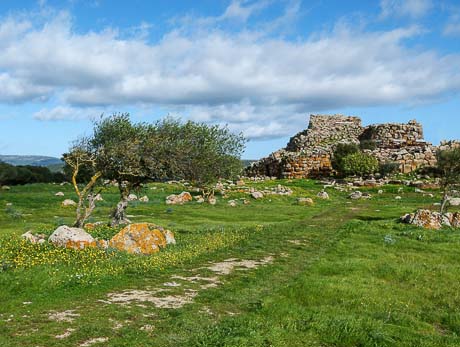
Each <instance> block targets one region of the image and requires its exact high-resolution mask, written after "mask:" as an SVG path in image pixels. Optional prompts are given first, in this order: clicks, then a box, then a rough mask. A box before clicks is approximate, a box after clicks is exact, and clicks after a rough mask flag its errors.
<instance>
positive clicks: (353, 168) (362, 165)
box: [342, 152, 379, 176]
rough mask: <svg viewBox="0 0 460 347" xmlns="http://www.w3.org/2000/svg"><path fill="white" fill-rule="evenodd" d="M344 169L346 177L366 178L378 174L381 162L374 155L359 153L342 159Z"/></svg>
mask: <svg viewBox="0 0 460 347" xmlns="http://www.w3.org/2000/svg"><path fill="white" fill-rule="evenodd" d="M342 168H343V173H344V174H345V175H348V176H352V175H358V176H365V175H370V174H373V173H375V172H377V171H378V169H379V162H378V160H377V159H376V158H375V157H373V156H372V155H369V154H365V153H361V152H358V153H353V154H349V155H347V156H346V157H344V158H343V159H342Z"/></svg>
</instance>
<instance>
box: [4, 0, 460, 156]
mask: <svg viewBox="0 0 460 347" xmlns="http://www.w3.org/2000/svg"><path fill="white" fill-rule="evenodd" d="M459 92H460V1H458V0H445V1H443V0H441V1H435V0H405V1H403V0H380V1H378V0H376V1H364V0H363V1H359V0H355V1H353V0H349V1H332V0H329V1H328V0H317V1H315V0H310V1H307V0H304V1H300V0H259V1H249V0H200V1H183V0H182V1H173V0H168V1H163V0H156V1H147V0H131V1H129V2H127V1H116V0H111V1H109V0H68V1H65V0H60V1H57V0H47V1H45V0H42V1H36V0H27V1H25V0H23V1H21V0H3V1H1V2H0V132H1V136H0V154H41V155H51V156H60V155H61V154H62V153H63V152H64V151H66V149H67V148H68V146H69V144H70V142H71V141H72V140H74V139H76V138H77V137H79V136H80V135H84V134H89V133H90V132H91V127H92V125H91V124H92V119H95V118H97V117H98V116H99V115H100V114H102V113H104V114H111V113H113V112H130V113H131V115H132V117H133V119H134V120H135V121H148V122H149V121H154V120H157V119H160V118H162V117H164V116H166V115H173V116H179V117H182V118H184V119H192V120H195V121H201V122H207V123H213V124H222V125H223V124H228V126H229V127H230V128H231V129H232V130H233V131H236V132H239V131H242V132H243V133H244V134H245V136H246V137H247V138H249V140H250V141H249V143H248V145H247V150H246V153H245V155H244V157H245V158H251V159H255V158H259V157H262V156H265V155H267V154H269V153H270V152H272V151H274V150H276V149H278V148H280V147H283V146H284V145H285V144H286V142H287V141H288V139H289V137H290V136H292V135H294V134H295V133H297V132H298V131H301V130H302V129H304V128H305V127H306V126H307V123H308V116H309V115H310V114H313V113H321V114H329V113H342V114H347V115H357V116H360V117H361V118H362V119H363V123H364V124H371V123H382V122H407V121H409V120H411V119H414V118H415V119H417V120H419V121H420V122H422V123H423V125H424V128H425V138H426V139H427V140H429V141H431V142H433V143H435V144H437V143H438V142H439V141H440V140H442V139H458V138H460V112H459V111H460V101H459Z"/></svg>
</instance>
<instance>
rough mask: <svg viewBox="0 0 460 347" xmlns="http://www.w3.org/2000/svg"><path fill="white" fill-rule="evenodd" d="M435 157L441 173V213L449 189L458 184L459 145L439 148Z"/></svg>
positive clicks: (459, 174)
mask: <svg viewBox="0 0 460 347" xmlns="http://www.w3.org/2000/svg"><path fill="white" fill-rule="evenodd" d="M436 158H437V160H438V164H437V167H438V170H439V172H440V174H441V188H442V189H443V191H444V196H443V198H442V203H441V213H443V212H444V209H445V208H446V204H447V199H448V195H449V193H450V191H451V190H452V189H453V188H454V187H457V186H460V147H456V148H451V149H446V150H440V151H438V152H437V153H436Z"/></svg>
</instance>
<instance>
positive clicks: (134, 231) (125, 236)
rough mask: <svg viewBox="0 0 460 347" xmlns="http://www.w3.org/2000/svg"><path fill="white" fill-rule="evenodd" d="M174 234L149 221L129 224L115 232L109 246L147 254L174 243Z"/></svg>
mask: <svg viewBox="0 0 460 347" xmlns="http://www.w3.org/2000/svg"><path fill="white" fill-rule="evenodd" d="M175 243H176V240H175V238H174V234H173V233H172V232H171V231H169V230H165V229H163V228H162V227H160V226H157V225H154V224H150V223H137V224H130V225H128V226H127V227H125V228H124V229H122V230H121V231H120V232H119V233H118V234H116V235H115V236H114V237H113V238H112V239H111V240H110V241H109V245H110V247H113V248H116V249H118V250H120V251H125V252H128V253H131V254H143V255H149V254H152V253H156V252H158V251H159V250H160V247H161V248H164V247H166V245H168V244H175Z"/></svg>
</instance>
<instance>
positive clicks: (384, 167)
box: [379, 162, 399, 177]
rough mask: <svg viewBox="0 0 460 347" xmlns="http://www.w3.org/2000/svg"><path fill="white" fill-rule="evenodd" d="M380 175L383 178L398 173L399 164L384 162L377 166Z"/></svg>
mask: <svg viewBox="0 0 460 347" xmlns="http://www.w3.org/2000/svg"><path fill="white" fill-rule="evenodd" d="M379 172H380V174H381V175H382V176H383V177H385V176H390V175H394V174H396V173H398V172H399V163H397V162H386V163H382V164H380V165H379Z"/></svg>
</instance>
